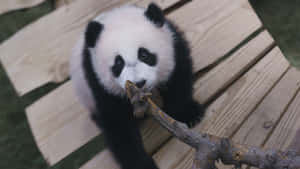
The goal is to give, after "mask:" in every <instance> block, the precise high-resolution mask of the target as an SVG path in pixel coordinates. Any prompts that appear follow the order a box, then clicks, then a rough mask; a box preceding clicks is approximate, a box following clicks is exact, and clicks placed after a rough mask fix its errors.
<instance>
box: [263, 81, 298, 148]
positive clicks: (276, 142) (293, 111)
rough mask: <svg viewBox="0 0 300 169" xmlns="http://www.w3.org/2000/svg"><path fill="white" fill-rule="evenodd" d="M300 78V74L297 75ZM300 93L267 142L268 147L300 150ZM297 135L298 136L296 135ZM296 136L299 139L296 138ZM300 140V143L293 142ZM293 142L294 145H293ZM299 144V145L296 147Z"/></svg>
mask: <svg viewBox="0 0 300 169" xmlns="http://www.w3.org/2000/svg"><path fill="white" fill-rule="evenodd" d="M297 79H299V76H298V77H297ZM299 121H300V93H298V94H297V96H296V97H295V99H294V101H293V102H292V104H291V105H290V106H289V108H288V109H287V111H286V112H285V114H284V116H283V117H282V119H281V120H280V122H279V124H278V125H277V126H276V128H275V130H274V132H273V134H272V135H271V137H270V138H269V139H268V141H267V142H266V144H265V146H264V147H266V148H276V149H280V150H287V149H288V148H297V149H295V150H296V151H299V149H300V146H299V131H300V123H299ZM296 136H297V137H296ZM295 137H296V138H297V139H298V140H294V139H295ZM294 141H296V142H295V143H297V142H298V144H295V143H294V144H293V142H294ZM292 144H293V145H292ZM296 146H297V147H296Z"/></svg>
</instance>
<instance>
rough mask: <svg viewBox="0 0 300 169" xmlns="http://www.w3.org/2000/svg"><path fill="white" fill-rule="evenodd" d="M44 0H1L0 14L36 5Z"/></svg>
mask: <svg viewBox="0 0 300 169" xmlns="http://www.w3.org/2000/svg"><path fill="white" fill-rule="evenodd" d="M44 1H46V0H1V5H0V15H1V14H4V13H6V12H9V11H12V10H17V9H23V8H29V7H33V6H36V5H38V4H40V3H42V2H44Z"/></svg>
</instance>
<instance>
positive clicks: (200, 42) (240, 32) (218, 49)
mask: <svg viewBox="0 0 300 169" xmlns="http://www.w3.org/2000/svg"><path fill="white" fill-rule="evenodd" d="M245 6H250V5H249V3H248V1H245V0H240V1H239V0H234V1H230V0H210V1H209V0H202V1H193V2H192V3H189V4H187V5H186V6H185V7H184V8H180V9H178V10H177V11H176V13H173V14H171V15H170V18H171V19H173V20H174V21H175V22H176V23H177V24H178V25H180V26H181V27H182V29H183V31H184V32H185V33H186V36H187V39H188V41H189V42H190V43H191V44H192V56H193V60H194V71H198V70H200V69H203V68H204V67H206V66H208V65H210V64H212V63H213V62H215V61H216V60H218V59H219V58H221V57H223V56H224V55H225V54H227V53H228V52H229V51H230V50H232V49H233V48H234V47H236V46H237V45H238V44H239V43H241V41H242V40H244V39H246V38H247V37H248V36H249V35H250V34H251V33H253V32H254V31H255V30H257V29H258V28H259V27H261V22H260V21H259V19H258V18H257V16H256V15H255V13H254V12H253V11H250V10H246V9H244V7H245ZM187 18H189V19H187ZM245 25H247V26H245ZM196 44H197V45H196Z"/></svg>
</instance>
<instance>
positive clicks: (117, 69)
mask: <svg viewBox="0 0 300 169" xmlns="http://www.w3.org/2000/svg"><path fill="white" fill-rule="evenodd" d="M124 66H125V61H124V59H123V58H122V56H120V55H117V56H116V58H115V63H114V65H113V66H112V67H111V71H112V73H113V75H114V76H115V77H119V76H120V74H121V73H122V70H123V68H124Z"/></svg>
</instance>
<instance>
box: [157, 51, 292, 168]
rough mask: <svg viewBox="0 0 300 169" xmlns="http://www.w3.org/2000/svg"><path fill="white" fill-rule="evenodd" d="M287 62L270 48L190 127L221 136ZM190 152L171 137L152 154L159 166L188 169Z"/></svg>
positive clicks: (230, 131)
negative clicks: (200, 120)
mask: <svg viewBox="0 0 300 169" xmlns="http://www.w3.org/2000/svg"><path fill="white" fill-rule="evenodd" d="M288 66H289V64H288V63H287V61H286V60H285V58H284V57H283V55H282V53H281V52H280V50H279V49H278V48H275V49H274V50H272V51H271V52H270V53H269V54H268V55H267V56H266V57H265V58H263V59H262V60H261V61H260V62H259V63H258V64H257V65H255V66H254V67H253V68H252V69H251V70H250V71H249V72H247V73H246V74H245V75H244V76H242V77H241V78H240V79H239V80H238V81H237V82H236V83H235V84H233V85H232V86H231V87H230V88H229V89H228V90H226V91H225V92H224V93H223V94H222V96H220V97H219V98H218V99H217V100H216V101H215V102H214V103H213V104H212V105H211V106H209V108H208V110H207V114H206V117H205V118H204V120H203V121H202V122H201V123H200V124H199V125H198V126H197V127H196V128H195V129H194V130H197V131H202V132H208V133H210V134H213V135H217V136H222V137H226V136H230V135H231V134H233V133H234V132H235V130H236V129H237V128H238V127H239V125H240V124H241V123H242V122H243V120H244V119H245V118H247V116H248V115H249V113H250V112H251V111H252V110H253V108H255V106H256V105H257V104H258V103H259V102H260V101H261V99H263V97H264V96H265V95H266V93H268V91H269V90H270V88H271V87H272V85H273V84H274V83H276V81H277V80H278V79H279V78H280V77H281V75H282V74H283V73H284V72H285V71H286V70H287V68H288ZM199 97H201V95H200V96H197V98H199ZM170 150H172V151H170ZM192 155H193V153H192V149H191V148H190V147H188V146H187V145H185V144H184V143H182V142H180V141H179V140H177V139H175V138H173V139H172V140H171V141H170V142H168V143H167V144H166V145H165V146H164V147H162V148H161V149H160V150H159V151H158V152H157V153H156V154H155V155H154V158H155V160H156V161H157V163H158V164H159V166H160V167H161V168H162V169H171V168H172V169H174V168H176V169H183V168H186V169H188V168H191V165H192V160H191V159H192V158H191V157H192ZM166 161H167V162H166Z"/></svg>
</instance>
